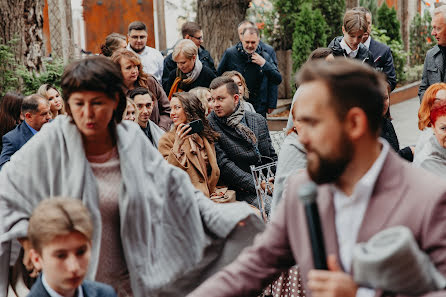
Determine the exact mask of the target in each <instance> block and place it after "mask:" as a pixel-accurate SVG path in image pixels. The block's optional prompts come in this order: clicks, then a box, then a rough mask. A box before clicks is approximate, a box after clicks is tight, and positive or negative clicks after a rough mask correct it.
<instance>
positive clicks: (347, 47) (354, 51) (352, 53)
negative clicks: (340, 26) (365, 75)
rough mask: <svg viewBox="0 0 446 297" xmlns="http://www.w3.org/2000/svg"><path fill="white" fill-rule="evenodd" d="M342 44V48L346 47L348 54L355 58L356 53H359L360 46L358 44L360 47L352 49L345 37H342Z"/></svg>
mask: <svg viewBox="0 0 446 297" xmlns="http://www.w3.org/2000/svg"><path fill="white" fill-rule="evenodd" d="M340 45H341V48H343V49H345V51H346V52H347V55H348V56H349V57H350V58H355V57H356V55H357V54H358V51H359V46H358V48H357V49H356V50H352V49H351V48H350V47H349V46H348V45H347V43H346V42H345V40H344V38H342V40H341V43H340Z"/></svg>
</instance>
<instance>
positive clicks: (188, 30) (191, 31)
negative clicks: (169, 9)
mask: <svg viewBox="0 0 446 297" xmlns="http://www.w3.org/2000/svg"><path fill="white" fill-rule="evenodd" d="M199 31H201V27H200V25H198V24H197V23H194V22H187V23H184V25H183V26H182V27H181V34H182V35H183V38H186V35H189V36H193V37H195V36H194V35H195V33H197V32H199Z"/></svg>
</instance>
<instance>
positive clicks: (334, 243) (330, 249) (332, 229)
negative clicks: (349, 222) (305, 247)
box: [317, 185, 341, 263]
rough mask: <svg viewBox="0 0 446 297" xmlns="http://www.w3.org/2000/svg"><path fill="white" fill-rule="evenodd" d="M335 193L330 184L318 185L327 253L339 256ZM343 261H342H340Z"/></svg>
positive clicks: (320, 212) (319, 206) (319, 205)
mask: <svg viewBox="0 0 446 297" xmlns="http://www.w3.org/2000/svg"><path fill="white" fill-rule="evenodd" d="M333 199H334V197H333V193H332V191H331V190H330V187H329V186H328V185H323V186H320V187H318V198H317V200H318V201H317V203H318V208H319V214H320V217H321V221H322V230H323V231H322V232H323V234H324V241H325V253H326V254H327V256H328V255H329V254H334V255H336V257H338V259H340V258H339V245H338V239H337V238H338V237H337V233H336V223H335V209H334V202H333ZM338 262H339V263H341V261H338Z"/></svg>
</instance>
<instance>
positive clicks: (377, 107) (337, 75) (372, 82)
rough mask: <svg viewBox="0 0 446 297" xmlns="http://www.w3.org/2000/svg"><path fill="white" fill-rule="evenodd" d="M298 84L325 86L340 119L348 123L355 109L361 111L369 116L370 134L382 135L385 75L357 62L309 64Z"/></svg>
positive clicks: (316, 62) (338, 60)
mask: <svg viewBox="0 0 446 297" xmlns="http://www.w3.org/2000/svg"><path fill="white" fill-rule="evenodd" d="M297 81H298V83H299V85H301V84H303V83H307V82H312V81H322V82H324V83H325V85H326V86H327V87H328V89H329V91H330V95H331V96H330V100H331V102H332V103H333V107H334V109H335V111H336V113H337V114H338V116H339V118H340V119H344V117H345V115H346V114H347V112H348V111H349V110H350V109H351V108H353V107H359V108H360V109H362V110H363V111H364V113H365V114H366V116H367V121H368V123H369V129H370V131H371V132H373V133H378V131H379V129H380V128H381V123H382V111H383V109H384V102H383V98H384V94H383V84H384V83H385V78H384V76H383V74H382V73H378V72H377V71H375V70H374V69H372V68H371V67H370V66H368V65H364V64H361V63H360V62H358V61H356V60H354V59H345V58H335V60H334V61H333V62H330V63H327V62H326V61H323V60H315V61H309V62H307V63H305V64H304V65H303V66H302V68H301V70H300V71H299V74H298V77H297Z"/></svg>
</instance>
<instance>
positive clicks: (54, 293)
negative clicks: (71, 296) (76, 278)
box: [42, 273, 84, 297]
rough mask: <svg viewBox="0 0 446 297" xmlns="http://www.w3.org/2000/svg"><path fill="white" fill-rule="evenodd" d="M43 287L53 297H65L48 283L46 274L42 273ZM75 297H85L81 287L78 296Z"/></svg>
mask: <svg viewBox="0 0 446 297" xmlns="http://www.w3.org/2000/svg"><path fill="white" fill-rule="evenodd" d="M42 285H43V287H44V288H45V290H46V291H47V292H48V294H49V295H50V296H51V297H64V296H62V295H60V294H59V293H57V292H56V291H54V290H53V289H52V288H51V287H50V285H49V284H48V283H47V282H46V279H45V274H43V273H42ZM75 297H84V292H83V291H82V287H81V286H79V287H78V288H77V295H76V296H75Z"/></svg>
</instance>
